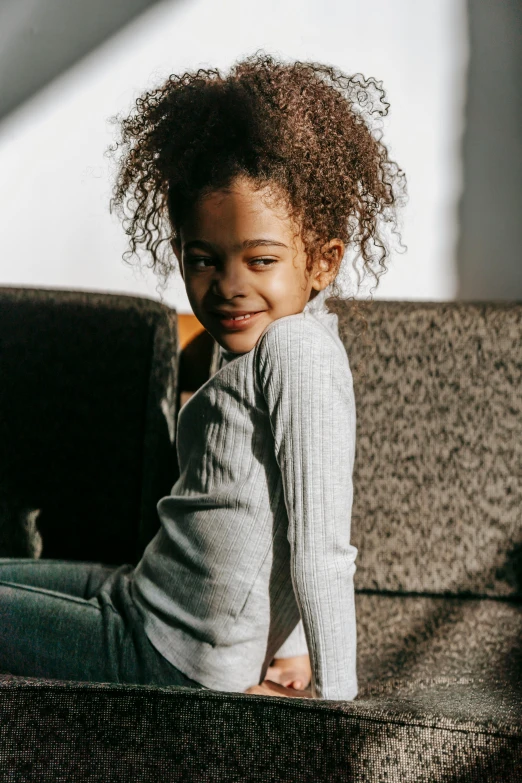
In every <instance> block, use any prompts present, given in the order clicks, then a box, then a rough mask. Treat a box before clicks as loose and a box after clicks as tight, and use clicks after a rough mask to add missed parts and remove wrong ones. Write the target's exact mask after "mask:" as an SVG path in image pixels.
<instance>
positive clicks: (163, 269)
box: [109, 50, 406, 325]
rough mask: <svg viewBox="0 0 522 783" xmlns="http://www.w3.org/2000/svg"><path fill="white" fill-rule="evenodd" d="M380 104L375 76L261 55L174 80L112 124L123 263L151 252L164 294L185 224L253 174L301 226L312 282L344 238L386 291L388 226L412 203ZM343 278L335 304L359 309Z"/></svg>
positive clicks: (334, 288)
mask: <svg viewBox="0 0 522 783" xmlns="http://www.w3.org/2000/svg"><path fill="white" fill-rule="evenodd" d="M384 95H385V93H384V90H383V89H382V83H381V82H377V81H376V80H375V79H374V78H373V77H370V78H368V79H366V78H365V77H364V76H363V75H362V74H360V73H357V74H355V75H352V76H348V75H346V74H344V73H343V72H341V71H340V70H339V69H337V68H334V67H330V66H327V65H324V64H320V63H315V62H300V61H296V62H293V63H290V64H285V63H282V62H279V61H277V60H276V59H275V58H274V57H272V56H271V55H268V54H265V53H263V52H262V50H258V51H257V52H256V53H255V54H253V55H251V56H250V57H247V58H245V59H243V60H242V61H240V62H236V63H235V64H234V65H233V66H232V68H231V70H230V72H229V74H228V75H226V76H224V75H222V74H221V73H220V71H219V70H218V69H210V70H204V69H199V70H198V71H197V72H186V73H184V74H183V75H181V76H177V75H171V76H169V77H168V79H167V80H166V81H165V82H164V84H163V85H162V86H160V87H159V88H157V89H154V90H151V91H149V92H146V93H144V94H143V95H142V96H141V97H140V98H138V99H137V101H136V104H135V107H134V110H133V111H132V112H131V114H130V115H129V116H128V117H127V118H125V119H123V120H121V119H120V118H118V117H115V118H112V121H113V122H118V123H121V136H120V139H119V141H117V142H116V144H115V145H114V146H111V147H109V154H111V153H112V154H113V155H114V154H115V153H116V152H117V151H118V149H121V155H120V159H119V170H118V175H117V179H116V183H115V186H114V190H113V198H112V199H111V203H110V209H111V212H112V210H113V208H116V209H117V210H118V212H119V214H120V217H121V218H122V222H123V226H124V230H125V232H126V234H127V235H128V236H130V247H131V250H130V251H129V250H128V251H126V252H125V253H124V255H123V258H124V260H127V257H128V256H129V254H130V255H133V254H135V253H136V249H137V246H138V245H139V244H142V245H145V247H146V249H147V251H149V252H150V254H151V255H152V268H153V270H154V272H155V273H157V274H158V275H159V276H160V278H161V279H162V280H163V285H164V286H165V285H166V283H167V280H168V278H169V276H170V274H171V273H172V272H173V270H174V269H175V267H176V264H177V259H176V257H175V256H174V254H173V252H172V248H171V247H170V241H172V240H175V239H178V238H179V236H180V233H179V232H180V227H181V226H182V224H183V221H184V219H185V217H186V216H187V214H190V210H191V209H192V208H193V207H194V205H195V204H197V203H198V201H199V200H200V199H201V198H202V197H204V196H205V195H207V194H209V193H211V192H214V191H217V190H220V189H223V188H227V187H229V186H230V184H231V183H232V181H233V180H234V179H235V178H236V177H237V176H246V177H248V179H249V181H250V182H251V184H252V186H253V187H254V188H255V189H262V188H264V187H265V186H267V185H268V186H269V187H271V190H272V192H274V193H276V194H278V195H277V198H278V199H279V201H280V202H282V203H284V206H285V208H286V210H287V214H288V216H289V217H290V218H291V219H295V221H296V222H295V223H294V225H297V226H298V227H299V231H300V233H301V237H302V240H303V244H304V247H305V252H306V254H307V265H306V269H307V271H308V272H309V271H311V270H312V269H313V268H314V265H315V262H316V259H317V258H318V257H319V254H320V249H321V247H322V246H323V245H324V244H325V243H326V242H327V241H328V240H329V239H331V238H333V237H336V238H339V239H341V240H342V241H343V242H344V244H345V248H346V249H347V250H348V249H351V250H352V251H353V255H354V266H355V265H356V262H357V260H358V259H359V258H362V261H363V276H364V273H365V272H371V273H373V274H374V276H375V278H376V282H377V284H378V282H379V277H380V275H381V274H383V273H384V272H385V271H386V265H385V260H386V258H387V256H388V254H389V248H388V247H387V242H386V241H385V236H384V233H385V232H384V228H385V224H387V223H390V224H391V226H392V233H393V234H395V235H397V236H399V232H398V230H397V217H396V207H397V206H398V205H399V204H401V203H402V202H403V198H404V197H405V195H406V184H405V177H404V173H403V172H402V171H401V169H400V168H399V167H398V166H397V164H396V163H394V162H393V161H391V160H390V159H389V156H388V150H387V148H386V146H385V145H384V144H383V143H382V142H381V137H382V131H381V126H380V119H379V118H381V117H383V116H385V115H386V114H387V113H388V108H389V103H387V102H386V101H385V99H384ZM274 186H276V187H274ZM165 250H166V252H164V251H165ZM326 255H328V254H326ZM338 277H339V270H337V277H336V279H335V280H334V281H333V284H331V285H330V287H329V290H331V292H332V296H333V298H337V299H341V298H344V299H353V298H354V297H353V296H343V292H342V290H341V289H340V288H339V285H338ZM354 305H355V302H354ZM354 310H355V311H356V310H357V306H356V305H355V308H354ZM362 320H363V321H364V318H363V319H362ZM365 325H366V324H365Z"/></svg>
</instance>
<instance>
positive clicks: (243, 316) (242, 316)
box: [232, 313, 250, 321]
mask: <svg viewBox="0 0 522 783" xmlns="http://www.w3.org/2000/svg"><path fill="white" fill-rule="evenodd" d="M243 318H250V313H249V314H248V315H238V316H236V317H235V318H232V320H233V321H242V320H243Z"/></svg>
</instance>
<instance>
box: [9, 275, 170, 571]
mask: <svg viewBox="0 0 522 783" xmlns="http://www.w3.org/2000/svg"><path fill="white" fill-rule="evenodd" d="M177 352H178V342H177V315H176V312H175V311H174V310H173V309H171V308H169V307H168V306H167V305H163V304H161V303H159V302H156V301H154V300H150V299H146V298H144V297H133V296H125V295H120V294H105V293H98V292H79V291H65V290H55V289H30V288H0V517H3V519H2V518H0V526H1V525H2V523H3V524H4V525H5V524H7V521H6V517H7V516H9V515H10V514H11V513H18V512H19V511H21V510H23V509H26V510H27V509H41V513H40V516H39V517H38V519H37V525H38V528H39V529H40V532H41V533H42V537H43V553H42V557H44V558H51V557H52V558H64V559H73V560H74V559H76V560H93V561H97V562H105V563H107V564H114V565H117V564H120V563H137V562H138V559H139V557H140V556H141V553H142V552H143V549H144V547H145V546H146V544H147V543H148V542H149V541H150V539H151V538H152V536H153V535H154V533H155V532H156V530H157V529H158V527H159V520H158V516H157V511H156V503H157V501H158V500H159V499H160V498H161V497H162V496H164V495H167V494H168V493H169V492H170V489H171V487H172V485H173V483H174V482H175V480H176V478H177V475H178V474H177V469H178V467H177V461H176V450H175V443H174V437H175V421H176V415H177V414H176V410H175V407H176V405H177V401H176V391H177V389H176V386H177Z"/></svg>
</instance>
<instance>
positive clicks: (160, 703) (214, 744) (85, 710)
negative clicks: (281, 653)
mask: <svg viewBox="0 0 522 783" xmlns="http://www.w3.org/2000/svg"><path fill="white" fill-rule="evenodd" d="M429 691H430V693H431V696H432V697H433V698H436V699H437V703H438V704H439V705H440V709H439V708H437V710H436V711H434V709H433V704H434V702H433V701H432V699H429V698H428V700H427V701H426V700H425V701H424V702H423V699H422V695H423V693H425V690H424V691H422V690H421V689H417V691H413V692H411V691H410V692H409V693H408V692H403V693H402V694H400V695H393V694H390V693H383V694H381V695H380V696H378V695H376V694H374V695H373V696H372V698H368V699H361V700H355V701H353V702H331V701H328V702H326V701H318V700H311V699H288V698H282V697H281V698H280V697H276V696H271V697H266V696H251V695H247V694H237V693H218V692H215V691H203V690H190V689H185V688H172V689H169V688H154V687H150V686H140V685H132V686H129V685H127V686H122V685H109V684H106V685H104V684H98V683H97V684H92V683H67V682H59V681H47V682H44V681H37V680H29V679H23V678H15V679H12V678H9V677H4V678H0V725H1V726H2V732H1V734H2V739H1V745H0V766H1V768H2V773H3V775H4V777H5V779H6V780H23V781H27V782H28V781H35V783H36V781H38V783H47V781H49V783H50V782H51V781H53V782H54V781H56V780H74V781H75V782H76V781H77V782H78V783H80V781H84V780H85V781H95V780H96V781H98V780H100V781H102V780H103V781H104V783H110V782H111V781H130V780H136V781H137V780H139V781H140V783H148V782H149V781H150V783H156V781H158V780H165V781H183V783H192V781H194V783H211V782H212V783H218V782H219V781H226V782H227V783H229V781H242V782H243V781H256V783H265V782H266V783H268V782H270V783H276V782H278V781H288V783H296V781H307V782H308V781H309V782H310V783H312V782H313V783H315V781H321V782H322V781H325V782H326V781H328V783H329V782H330V781H332V782H333V781H364V782H365V783H382V781H387V782H388V783H413V782H415V783H425V782H426V781H429V783H439V782H440V783H452V782H453V783H485V782H486V781H499V783H500V781H502V783H515V782H516V781H519V780H520V769H521V768H522V729H521V726H520V720H519V719H516V720H513V713H512V712H511V711H510V696H509V693H507V692H506V690H505V689H502V688H496V689H495V691H494V692H492V691H491V690H490V689H489V687H484V685H483V684H481V683H477V684H476V685H472V684H471V683H469V682H468V683H467V684H462V683H461V684H459V683H440V682H438V683H435V684H433V685H431V686H429ZM482 699H487V700H489V701H490V702H491V701H492V700H493V701H494V702H495V705H496V710H497V712H498V719H497V720H495V721H491V720H489V719H488V718H487V717H485V716H484V715H483V714H479V715H477V716H475V714H474V710H475V706H476V704H477V703H479V702H480V701H481V700H482ZM504 711H505V715H504V717H502V714H503V712H504Z"/></svg>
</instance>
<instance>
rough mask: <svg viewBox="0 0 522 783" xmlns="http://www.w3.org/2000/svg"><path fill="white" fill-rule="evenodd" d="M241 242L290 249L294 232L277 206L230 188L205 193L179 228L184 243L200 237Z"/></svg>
mask: <svg viewBox="0 0 522 783" xmlns="http://www.w3.org/2000/svg"><path fill="white" fill-rule="evenodd" d="M203 234H205V235H214V236H216V237H223V238H224V237H227V238H228V240H229V241H230V240H231V239H232V237H234V238H235V239H234V241H235V242H236V243H237V242H238V241H239V238H240V237H241V242H244V241H245V240H252V241H253V240H257V239H273V240H274V241H275V244H281V245H283V246H286V247H291V246H292V245H293V244H294V236H295V234H296V230H295V227H294V224H293V221H292V220H291V219H290V218H289V216H288V214H287V212H286V211H285V210H284V208H282V207H281V205H280V204H276V203H274V201H273V200H271V201H267V199H266V198H265V197H264V195H263V194H261V193H259V192H255V191H252V190H251V189H249V190H246V189H244V188H230V189H227V190H221V191H216V192H213V193H210V194H208V195H207V196H205V197H204V198H203V199H201V200H200V201H199V202H198V203H197V204H196V205H195V207H194V209H193V210H192V211H191V214H190V215H188V216H187V219H186V220H185V222H184V226H183V227H182V235H183V239H184V241H187V242H188V241H190V239H198V238H200V236H201V235H203Z"/></svg>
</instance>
